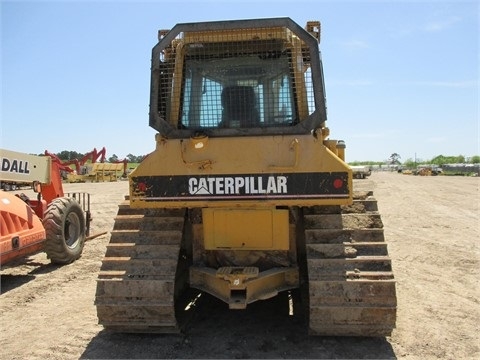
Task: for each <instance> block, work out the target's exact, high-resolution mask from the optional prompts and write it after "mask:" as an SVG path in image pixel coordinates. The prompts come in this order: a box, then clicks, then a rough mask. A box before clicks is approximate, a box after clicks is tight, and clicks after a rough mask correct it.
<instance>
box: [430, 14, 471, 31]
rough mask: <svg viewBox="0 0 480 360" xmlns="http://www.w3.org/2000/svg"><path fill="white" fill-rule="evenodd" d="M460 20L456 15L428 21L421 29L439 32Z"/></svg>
mask: <svg viewBox="0 0 480 360" xmlns="http://www.w3.org/2000/svg"><path fill="white" fill-rule="evenodd" d="M461 20H462V19H461V18H460V17H458V16H451V17H449V18H447V19H443V20H436V21H430V22H428V23H427V24H425V25H424V26H423V30H424V31H426V32H440V31H443V30H446V29H448V28H450V27H452V26H453V25H454V24H456V23H458V22H460V21H461Z"/></svg>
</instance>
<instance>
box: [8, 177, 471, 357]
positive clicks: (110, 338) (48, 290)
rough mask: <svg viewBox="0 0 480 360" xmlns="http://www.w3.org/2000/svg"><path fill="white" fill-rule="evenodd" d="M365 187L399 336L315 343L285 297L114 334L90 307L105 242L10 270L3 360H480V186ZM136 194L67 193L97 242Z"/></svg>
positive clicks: (422, 180)
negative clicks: (384, 255) (75, 196)
mask: <svg viewBox="0 0 480 360" xmlns="http://www.w3.org/2000/svg"><path fill="white" fill-rule="evenodd" d="M358 181H362V180H358ZM363 181H365V180H363ZM366 181H373V185H374V192H375V197H376V198H377V200H378V206H379V209H380V212H381V214H382V219H383V222H384V227H385V236H386V239H387V243H388V247H389V253H390V256H391V258H392V262H393V267H394V272H395V277H396V280H397V296H398V318H397V328H396V329H395V330H394V332H393V334H392V336H391V337H387V338H373V339H370V338H338V337H308V336H307V332H306V324H305V321H304V317H303V314H302V312H301V311H297V312H296V313H294V315H293V316H291V315H289V314H288V311H287V310H288V299H287V296H286V295H283V296H280V297H277V298H274V299H271V300H266V301H260V302H257V303H255V304H253V305H251V306H250V307H249V308H248V309H247V310H245V311H229V310H228V309H227V307H226V305H225V304H223V303H221V302H219V301H217V300H216V299H214V298H212V297H209V296H208V295H202V296H201V297H200V298H199V299H198V300H197V302H196V304H195V306H194V310H193V312H192V316H191V322H190V326H189V328H188V330H187V331H186V333H185V334H183V335H145V334H114V333H109V332H106V331H104V330H103V329H102V327H101V326H99V325H98V324H97V317H96V310H95V306H94V304H93V302H94V297H95V286H96V277H97V272H98V270H99V267H100V264H101V260H102V257H103V254H104V251H105V246H106V244H107V243H108V239H109V235H108V234H106V235H102V236H100V237H97V238H95V239H93V240H90V241H88V242H87V243H86V245H85V249H84V252H83V255H82V257H81V258H80V259H79V260H78V261H76V262H75V263H73V264H70V265H67V266H63V267H58V266H54V265H51V264H50V263H49V261H48V260H47V259H46V256H45V254H44V253H40V254H37V255H34V256H31V257H28V258H26V259H23V260H22V261H18V262H16V263H15V264H14V265H15V266H14V267H11V268H5V269H3V270H2V272H1V295H0V330H1V331H0V357H1V358H2V359H42V360H43V359H46V358H48V359H78V358H81V359H104V358H108V359H138V358H141V359H151V358H289V359H290V358H291V359H294V358H308V359H314V358H315V359H320V358H350V359H351V358H355V359H356V358H381V359H385V358H405V359H437V358H446V359H474V358H476V359H479V358H480V347H479V344H480V335H479V320H480V306H479V295H480V291H479V290H480V288H479V281H478V279H479V275H480V267H479V260H480V251H479V239H480V236H479V233H480V216H479V215H480V213H479V203H480V194H479V184H480V178H472V177H444V176H436V177H417V176H407V175H400V174H397V173H374V174H372V176H371V177H370V179H369V180H366ZM127 188H128V184H127V182H118V183H95V184H90V183H87V184H67V185H66V191H87V192H90V193H91V194H92V205H91V206H92V213H93V223H92V232H91V233H92V234H98V233H101V232H104V231H110V230H111V228H112V225H113V218H114V216H115V214H116V212H117V204H118V203H119V202H120V201H121V200H122V198H123V196H124V195H125V194H126V193H127ZM26 193H27V192H26ZM293 296H294V302H295V301H296V299H297V294H295V293H294V294H293Z"/></svg>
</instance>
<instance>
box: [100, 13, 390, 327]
mask: <svg viewBox="0 0 480 360" xmlns="http://www.w3.org/2000/svg"><path fill="white" fill-rule="evenodd" d="M319 43H320V23H319V22H317V21H312V22H308V23H307V24H306V27H305V28H302V27H301V26H299V25H298V24H296V23H295V22H294V21H292V20H291V19H290V18H271V19H259V20H237V21H217V22H204V23H185V24H177V25H176V26H174V27H173V28H172V29H171V30H169V31H167V30H160V31H159V41H158V43H157V44H156V45H155V46H154V48H153V50H152V65H151V88H150V115H149V116H150V126H151V127H153V128H154V129H155V130H156V131H157V132H158V133H157V134H156V137H155V139H156V148H155V150H154V151H153V152H152V153H150V154H149V155H148V156H147V157H146V158H145V159H144V160H143V161H142V163H141V164H140V165H139V166H138V167H137V168H136V169H135V170H134V171H133V172H132V173H131V174H130V176H129V195H128V196H127V198H126V200H125V202H124V203H122V204H120V205H119V210H118V214H117V217H116V218H115V223H114V227H113V230H112V233H111V239H110V243H109V244H108V246H107V250H106V254H105V257H104V259H103V262H102V266H101V270H100V273H99V276H98V281H97V291H96V299H95V304H96V307H97V315H98V319H99V323H100V324H102V325H103V326H104V327H105V328H106V329H109V330H113V331H120V332H147V333H150V332H152V333H153V332H158V333H166V332H177V331H180V329H182V324H181V321H180V320H181V318H182V316H181V312H182V311H183V306H180V303H181V301H180V300H181V298H182V294H184V293H185V291H186V290H188V289H197V290H198V291H199V292H200V293H202V292H203V293H208V294H210V295H212V296H215V297H216V298H219V299H221V300H223V301H224V302H225V303H226V304H227V305H228V307H229V308H231V309H245V308H246V307H247V306H248V305H249V304H251V303H253V302H255V301H259V300H266V299H269V298H271V297H274V296H276V295H278V294H279V293H280V292H284V291H298V292H299V293H301V294H302V295H303V297H302V301H301V303H302V305H303V306H304V307H305V309H306V311H305V313H306V314H307V316H308V327H309V333H310V334H313V335H334V336H337V335H340V336H350V335H353V336H387V335H390V333H391V331H392V329H393V328H394V327H395V321H396V293H395V280H394V278H393V274H392V268H391V261H390V258H389V256H388V252H387V246H386V243H385V241H384V236H383V225H382V222H381V219H380V215H379V214H378V211H377V203H376V201H375V199H374V198H373V197H372V194H371V192H370V191H358V192H354V188H353V186H354V184H353V180H352V170H351V169H350V167H349V166H348V165H347V164H346V163H345V162H344V158H345V143H344V142H343V141H340V140H339V141H337V140H331V139H329V129H328V128H327V127H326V105H325V91H324V83H323V73H322V62H321V57H320V52H319ZM236 311H238V310H236Z"/></svg>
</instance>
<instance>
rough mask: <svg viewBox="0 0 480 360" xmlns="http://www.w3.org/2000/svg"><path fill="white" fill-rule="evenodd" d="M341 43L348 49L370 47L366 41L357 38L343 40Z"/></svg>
mask: <svg viewBox="0 0 480 360" xmlns="http://www.w3.org/2000/svg"><path fill="white" fill-rule="evenodd" d="M341 45H342V46H343V47H344V48H345V49H347V50H350V51H354V50H363V49H369V48H370V45H369V44H368V43H367V42H366V41H363V40H358V39H352V40H349V41H344V42H342V43H341Z"/></svg>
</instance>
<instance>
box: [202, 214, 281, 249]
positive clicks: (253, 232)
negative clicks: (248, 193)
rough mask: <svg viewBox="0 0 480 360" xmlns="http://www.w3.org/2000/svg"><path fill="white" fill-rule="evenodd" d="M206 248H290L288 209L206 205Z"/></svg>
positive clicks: (204, 218) (204, 225)
mask: <svg viewBox="0 0 480 360" xmlns="http://www.w3.org/2000/svg"><path fill="white" fill-rule="evenodd" d="M203 229H204V239H205V249H206V250H215V249H235V250H288V244H289V225H288V210H276V209H258V210H239V209H211V208H206V209H203Z"/></svg>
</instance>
